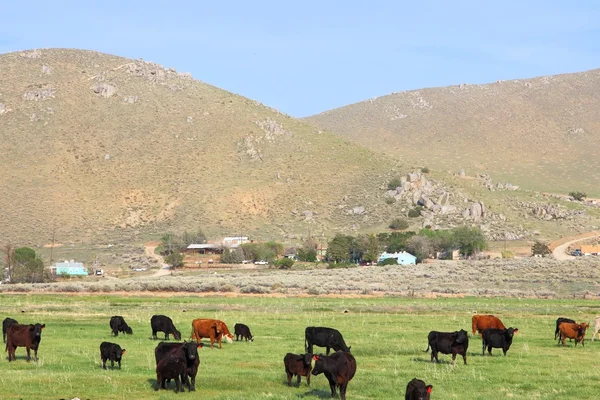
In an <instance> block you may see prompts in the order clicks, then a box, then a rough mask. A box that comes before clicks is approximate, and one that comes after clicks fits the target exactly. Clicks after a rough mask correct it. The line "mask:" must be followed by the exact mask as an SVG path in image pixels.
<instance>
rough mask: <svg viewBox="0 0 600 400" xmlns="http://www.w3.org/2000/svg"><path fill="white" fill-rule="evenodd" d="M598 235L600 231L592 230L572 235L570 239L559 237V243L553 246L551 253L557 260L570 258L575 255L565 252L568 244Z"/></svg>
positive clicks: (599, 235)
mask: <svg viewBox="0 0 600 400" xmlns="http://www.w3.org/2000/svg"><path fill="white" fill-rule="evenodd" d="M598 237H600V232H597V231H593V232H587V233H583V234H581V235H577V236H576V237H573V238H572V239H569V238H562V239H560V244H558V245H557V246H556V247H554V250H552V255H553V256H554V258H556V259H557V260H572V259H574V258H575V257H573V256H572V255H570V254H567V249H568V248H569V246H570V245H572V244H574V243H577V242H582V241H584V240H589V239H594V238H598ZM565 240H567V241H565Z"/></svg>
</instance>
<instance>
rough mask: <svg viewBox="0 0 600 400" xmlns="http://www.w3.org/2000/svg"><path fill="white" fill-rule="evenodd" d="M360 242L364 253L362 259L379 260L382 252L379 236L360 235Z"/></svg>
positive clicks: (368, 260)
mask: <svg viewBox="0 0 600 400" xmlns="http://www.w3.org/2000/svg"><path fill="white" fill-rule="evenodd" d="M358 243H359V246H360V252H361V254H362V257H361V259H362V261H366V262H377V259H378V258H379V253H380V246H379V239H377V236H375V235H373V234H371V235H362V236H359V238H358Z"/></svg>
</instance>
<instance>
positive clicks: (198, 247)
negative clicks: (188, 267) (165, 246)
mask: <svg viewBox="0 0 600 400" xmlns="http://www.w3.org/2000/svg"><path fill="white" fill-rule="evenodd" d="M182 253H188V254H223V246H220V245H218V244H212V243H199V244H190V245H189V246H188V247H186V248H185V249H184V250H183V251H182Z"/></svg>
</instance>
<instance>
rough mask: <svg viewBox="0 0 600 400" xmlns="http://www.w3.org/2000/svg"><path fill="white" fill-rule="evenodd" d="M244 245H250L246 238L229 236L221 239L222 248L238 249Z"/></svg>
mask: <svg viewBox="0 0 600 400" xmlns="http://www.w3.org/2000/svg"><path fill="white" fill-rule="evenodd" d="M244 243H251V241H250V239H249V238H248V236H229V237H224V238H223V246H225V247H229V248H236V247H240V245H242V244H244Z"/></svg>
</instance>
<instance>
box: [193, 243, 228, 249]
mask: <svg viewBox="0 0 600 400" xmlns="http://www.w3.org/2000/svg"><path fill="white" fill-rule="evenodd" d="M220 247H221V246H219V245H217V244H212V243H199V244H195V243H192V244H190V245H189V246H188V247H187V248H188V249H190V250H192V249H218V248H220Z"/></svg>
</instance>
